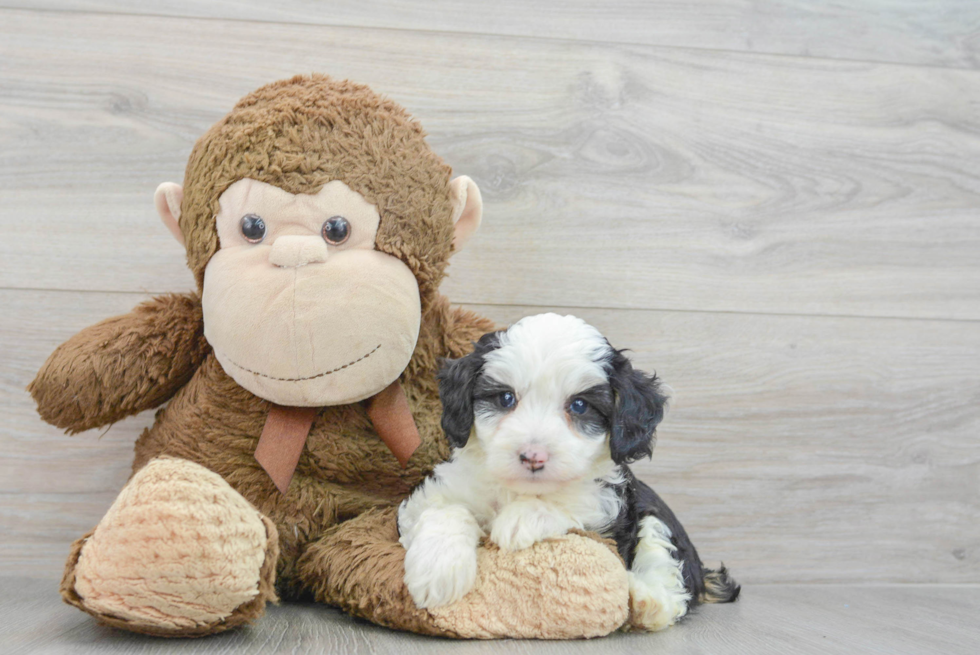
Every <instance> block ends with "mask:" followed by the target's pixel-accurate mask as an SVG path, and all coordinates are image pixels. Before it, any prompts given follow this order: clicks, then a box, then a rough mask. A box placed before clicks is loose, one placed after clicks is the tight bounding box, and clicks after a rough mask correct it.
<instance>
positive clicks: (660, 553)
mask: <svg viewBox="0 0 980 655" xmlns="http://www.w3.org/2000/svg"><path fill="white" fill-rule="evenodd" d="M637 537H638V539H637V544H636V551H635V556H634V558H633V566H632V568H631V569H630V572H629V579H630V620H629V626H630V627H631V628H632V629H636V630H649V631H657V630H663V629H664V628H667V627H670V626H671V625H673V624H674V622H676V621H677V619H679V618H681V617H682V616H684V615H685V614H687V609H688V604H689V603H690V600H691V594H690V592H688V590H687V587H686V586H685V585H684V571H683V566H684V563H683V561H681V560H679V559H678V558H677V548H676V547H675V546H674V545H673V544H672V543H671V539H670V538H671V532H670V528H668V527H667V525H666V524H664V523H663V522H662V521H661V520H660V519H658V518H657V517H655V516H650V515H648V516H645V517H643V518H642V519H641V520H640V526H639V534H638V535H637Z"/></svg>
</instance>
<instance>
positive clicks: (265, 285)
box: [156, 75, 482, 407]
mask: <svg viewBox="0 0 980 655" xmlns="http://www.w3.org/2000/svg"><path fill="white" fill-rule="evenodd" d="M424 136H425V133H424V131H423V130H422V128H421V126H420V125H419V124H418V123H417V122H416V121H414V120H413V119H412V118H411V117H410V116H409V115H408V113H407V112H406V111H405V110H404V109H403V108H402V107H400V106H399V105H397V104H395V103H393V102H392V101H390V100H388V99H386V98H383V97H382V96H379V95H377V94H375V93H374V92H373V91H371V90H370V89H368V88H367V87H364V86H362V85H357V84H354V83H351V82H344V81H336V80H332V79H331V78H328V77H326V76H322V75H312V76H296V77H294V78H292V79H290V80H282V81H280V82H275V83H273V84H270V85H267V86H265V87H262V88H260V89H258V90H256V91H255V92H253V93H251V94H249V95H248V96H246V97H245V98H243V99H242V100H241V101H239V103H238V104H237V105H236V106H235V108H234V109H233V110H232V111H231V113H229V114H228V115H227V116H226V117H225V118H224V119H222V120H221V121H219V122H218V123H217V124H215V125H214V126H213V127H212V128H211V129H210V130H209V131H208V132H207V133H206V134H205V135H204V136H202V137H201V139H199V140H198V142H197V144H196V145H195V146H194V150H193V151H192V153H191V158H190V161H189V162H188V165H187V172H186V174H185V178H184V182H185V184H184V186H183V187H182V186H180V185H178V184H174V183H165V184H162V185H160V187H159V188H158V189H157V195H156V206H157V210H158V211H159V212H160V216H161V217H162V218H163V221H164V223H165V224H166V225H167V227H168V228H169V229H170V231H171V232H172V233H173V234H174V236H175V237H176V238H177V239H178V240H179V241H180V242H181V243H183V244H184V245H185V247H186V249H187V257H188V264H189V265H190V267H191V269H192V270H193V271H194V273H195V277H196V279H197V282H198V286H199V289H200V291H201V298H202V305H203V310H204V335H205V337H206V338H207V340H208V342H209V343H210V344H211V346H212V348H213V349H214V353H215V356H216V358H217V360H218V362H219V363H220V364H221V366H222V368H223V369H224V371H225V372H226V373H227V374H228V375H229V376H231V378H232V379H234V380H235V381H236V382H237V383H238V384H240V385H241V386H242V387H244V388H245V389H248V390H249V391H251V392H252V393H254V394H255V395H257V396H259V397H261V398H264V399H266V400H269V401H272V402H274V403H277V404H280V405H289V406H299V407H304V406H305V407H319V406H323V405H341V404H347V403H352V402H357V401H359V400H363V399H365V398H368V397H370V396H373V395H375V394H377V393H379V392H381V391H382V390H384V389H385V387H387V386H388V385H389V384H391V383H392V382H394V381H395V380H396V379H398V376H399V375H401V373H402V371H404V370H405V368H406V366H407V365H408V364H409V362H410V360H411V357H412V355H413V353H414V351H415V347H416V341H417V340H418V336H419V332H420V326H421V323H422V316H423V314H424V311H425V308H426V307H427V306H428V303H430V302H431V301H432V299H433V298H434V297H435V296H436V294H437V288H438V284H439V282H440V280H441V279H442V277H443V275H444V269H445V266H446V264H447V260H448V257H449V254H450V253H451V252H454V251H455V250H458V249H459V248H460V247H461V246H462V244H463V242H464V241H465V240H466V238H467V237H468V236H469V235H470V234H472V232H474V231H475V230H476V228H477V226H478V225H479V223H480V218H481V215H482V203H481V200H480V192H479V190H478V189H477V187H476V185H475V184H474V183H473V181H472V180H470V179H469V178H467V177H465V176H462V177H458V178H456V179H453V180H450V169H449V167H448V166H446V165H445V163H443V162H442V160H441V159H440V158H439V157H438V156H436V155H435V154H434V153H433V152H432V151H431V150H430V149H429V147H428V145H427V144H426V143H425V140H424Z"/></svg>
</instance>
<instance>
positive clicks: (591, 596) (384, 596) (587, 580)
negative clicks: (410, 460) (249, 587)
mask: <svg viewBox="0 0 980 655" xmlns="http://www.w3.org/2000/svg"><path fill="white" fill-rule="evenodd" d="M396 512H397V510H396V508H394V507H386V508H377V509H371V510H368V511H367V512H365V513H363V514H361V515H360V516H358V517H356V518H353V519H350V520H348V521H346V522H344V523H341V524H339V525H336V526H334V527H333V528H330V529H329V530H327V531H326V532H325V533H324V534H323V536H322V537H321V538H320V539H318V540H316V541H315V542H313V543H312V544H311V545H310V546H309V547H308V548H307V550H306V552H305V553H304V554H303V555H302V556H301V557H300V560H299V567H298V568H299V575H300V578H301V579H302V583H303V584H304V585H305V586H306V587H307V589H309V590H310V591H311V592H312V593H313V595H314V597H315V598H316V599H317V600H318V601H320V602H324V603H329V604H330V605H334V606H337V607H340V608H341V609H343V610H345V611H347V612H349V613H351V614H353V615H355V616H359V617H362V618H365V619H368V620H370V621H373V622H375V623H378V624H380V625H385V626H389V627H392V628H397V629H399V630H410V631H412V632H420V633H424V634H433V635H441V636H446V637H458V638H466V639H492V638H500V637H514V638H537V639H575V638H582V637H599V636H602V635H606V634H609V633H610V632H613V631H614V630H616V629H618V628H619V627H620V626H621V625H622V624H623V623H624V622H625V621H626V618H627V616H628V614H629V579H628V577H627V573H626V568H625V567H624V566H623V560H621V559H620V558H619V555H617V554H616V552H615V544H614V543H613V542H611V541H609V540H604V539H601V538H599V537H597V536H596V535H595V534H593V533H583V532H580V531H573V532H572V533H570V534H566V535H562V536H560V537H557V538H555V539H549V540H547V541H542V542H538V543H536V544H534V545H533V546H531V547H530V548H525V549H524V550H519V551H504V550H501V549H500V548H497V547H496V546H495V545H493V544H487V545H485V546H481V547H480V548H479V549H478V550H477V574H476V580H475V584H474V585H473V588H472V590H470V592H469V593H467V594H466V595H465V596H463V597H462V599H460V600H459V601H457V602H454V603H451V604H449V605H443V606H441V607H429V608H427V609H420V608H419V607H418V606H417V605H416V604H415V601H414V600H413V598H412V595H411V593H410V591H409V587H408V586H406V584H405V583H406V580H405V574H406V573H407V572H408V571H407V569H408V568H410V566H411V562H408V561H406V556H405V555H406V554H405V549H404V548H402V546H401V544H399V542H398V530H397V528H396V525H395V523H396V516H395V515H396ZM416 545H417V544H416V543H412V544H411V547H412V548H414V547H415V546H416ZM455 554H456V553H455V552H454V551H453V550H446V551H445V553H444V555H445V557H453V556H454V555H455Z"/></svg>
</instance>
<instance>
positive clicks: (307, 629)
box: [0, 578, 980, 655]
mask: <svg viewBox="0 0 980 655" xmlns="http://www.w3.org/2000/svg"><path fill="white" fill-rule="evenodd" d="M978 612H980V586H977V585H956V586H938V585H905V586H901V587H895V586H883V585H872V586H859V585H757V586H754V587H753V588H752V589H751V590H749V591H747V593H746V594H745V595H744V596H743V598H742V599H741V600H740V601H739V602H738V603H736V604H734V605H723V606H722V605H715V606H711V607H704V608H701V609H700V610H698V612H697V614H695V615H693V616H691V617H690V618H688V619H687V620H686V621H684V622H682V623H679V624H678V625H676V626H674V627H672V628H670V629H669V630H667V631H666V632H661V633H657V634H637V633H629V634H625V633H616V634H613V635H610V636H608V637H604V638H602V639H599V640H590V641H517V640H508V641H482V642H481V641H472V642H465V643H461V642H458V641H453V640H444V639H434V638H430V637H422V636H419V635H413V634H406V633H399V632H393V631H391V630H387V629H385V628H379V627H378V626H375V625H372V624H370V623H367V622H365V621H358V620H355V619H352V618H350V617H349V616H347V615H345V614H343V613H341V612H339V611H337V610H334V609H331V608H327V607H323V606H321V605H312V604H289V605H282V606H278V607H270V608H269V610H268V613H267V614H266V616H265V617H263V619H262V620H261V621H260V622H258V623H257V624H256V625H255V626H253V627H250V628H247V629H244V630H238V631H234V632H230V633H225V634H222V635H218V636H215V637H207V638H204V639H190V640H173V639H157V638H151V637H146V636H143V635H135V634H131V633H128V632H123V631H121V630H115V629H113V628H108V627H105V626H102V625H99V624H97V623H96V622H95V621H92V620H90V619H89V618H88V617H87V616H86V615H84V614H82V613H81V612H79V611H77V610H75V609H74V608H72V607H69V606H67V605H62V604H60V603H58V602H57V592H56V591H54V587H53V583H52V582H51V581H40V580H32V579H25V578H8V579H3V578H0V616H3V622H0V643H2V644H3V653H4V655H21V654H27V653H31V654H34V653H52V654H59V655H60V654H61V653H71V654H72V655H88V654H92V655H103V654H106V655H108V654H111V653H140V654H141V655H152V654H154V653H160V654H161V655H162V654H166V655H170V654H171V653H173V654H182V655H184V654H190V653H195V654H197V653H200V654H207V655H221V654H222V653H229V654H231V653H236V654H243V655H244V654H251V653H254V654H255V655H278V654H280V653H282V654H286V653H290V654H293V653H331V654H333V653H367V654H370V655H380V654H381V653H395V654H396V655H416V654H419V655H423V654H424V655H441V654H442V653H453V654H455V655H477V654H481V655H482V654H500V653H527V654H528V655H539V654H540V655H558V654H559V653H561V654H563V655H564V654H575V653H583V654H585V653H589V654H592V655H594V654H596V653H601V654H602V655H613V654H619V653H622V655H635V654H636V653H657V655H675V654H688V653H711V654H714V653H746V654H749V653H751V654H752V655H758V654H760V653H778V654H780V655H797V654H799V655H803V654H808V653H813V654H815V655H816V654H819V655H824V654H825V653H847V654H850V653H861V654H862V655H870V654H878V653H881V654H885V653H888V654H893V653H901V654H903V655H912V654H915V653H922V654H923V655H931V654H934V653H944V654H947V655H973V654H975V653H976V652H977V646H978V645H980V628H978V627H977V625H976V617H977V614H978Z"/></svg>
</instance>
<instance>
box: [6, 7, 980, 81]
mask: <svg viewBox="0 0 980 655" xmlns="http://www.w3.org/2000/svg"><path fill="white" fill-rule="evenodd" d="M0 11H10V12H18V11H19V12H32V13H43V14H73V15H86V16H129V17H133V18H163V19H173V20H191V21H216V22H227V23H250V24H256V25H294V26H297V27H329V28H332V29H346V30H378V31H388V32H415V33H416V34H420V35H426V34H441V35H454V34H455V35H460V36H479V37H486V38H496V39H524V40H528V41H544V42H553V43H584V44H589V45H597V46H607V47H608V46H624V47H627V48H649V49H651V50H663V51H670V50H675V51H680V52H713V53H718V54H725V55H743V56H746V57H759V58H765V57H779V58H785V59H796V60H800V61H829V62H844V63H848V64H865V65H868V64H871V65H875V66H900V67H903V68H917V69H935V70H944V71H960V72H964V73H971V74H974V75H977V74H980V69H976V68H968V67H965V66H943V65H940V64H921V63H920V64H912V63H908V62H900V61H887V60H879V59H852V58H849V57H815V56H813V55H792V54H786V53H781V52H746V51H744V50H729V49H725V48H698V47H694V46H677V45H658V44H651V43H638V42H635V41H603V40H601V39H582V38H571V37H559V36H535V35H525V34H494V33H492V32H471V31H459V30H453V31H450V30H422V29H417V28H409V27H377V26H371V25H338V24H335V23H301V22H298V21H289V20H260V19H257V18H227V17H220V18H219V17H215V16H183V15H171V14H152V13H146V14H136V13H128V12H119V11H94V10H78V9H45V8H41V9H35V8H30V7H8V6H5V5H2V4H0Z"/></svg>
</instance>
